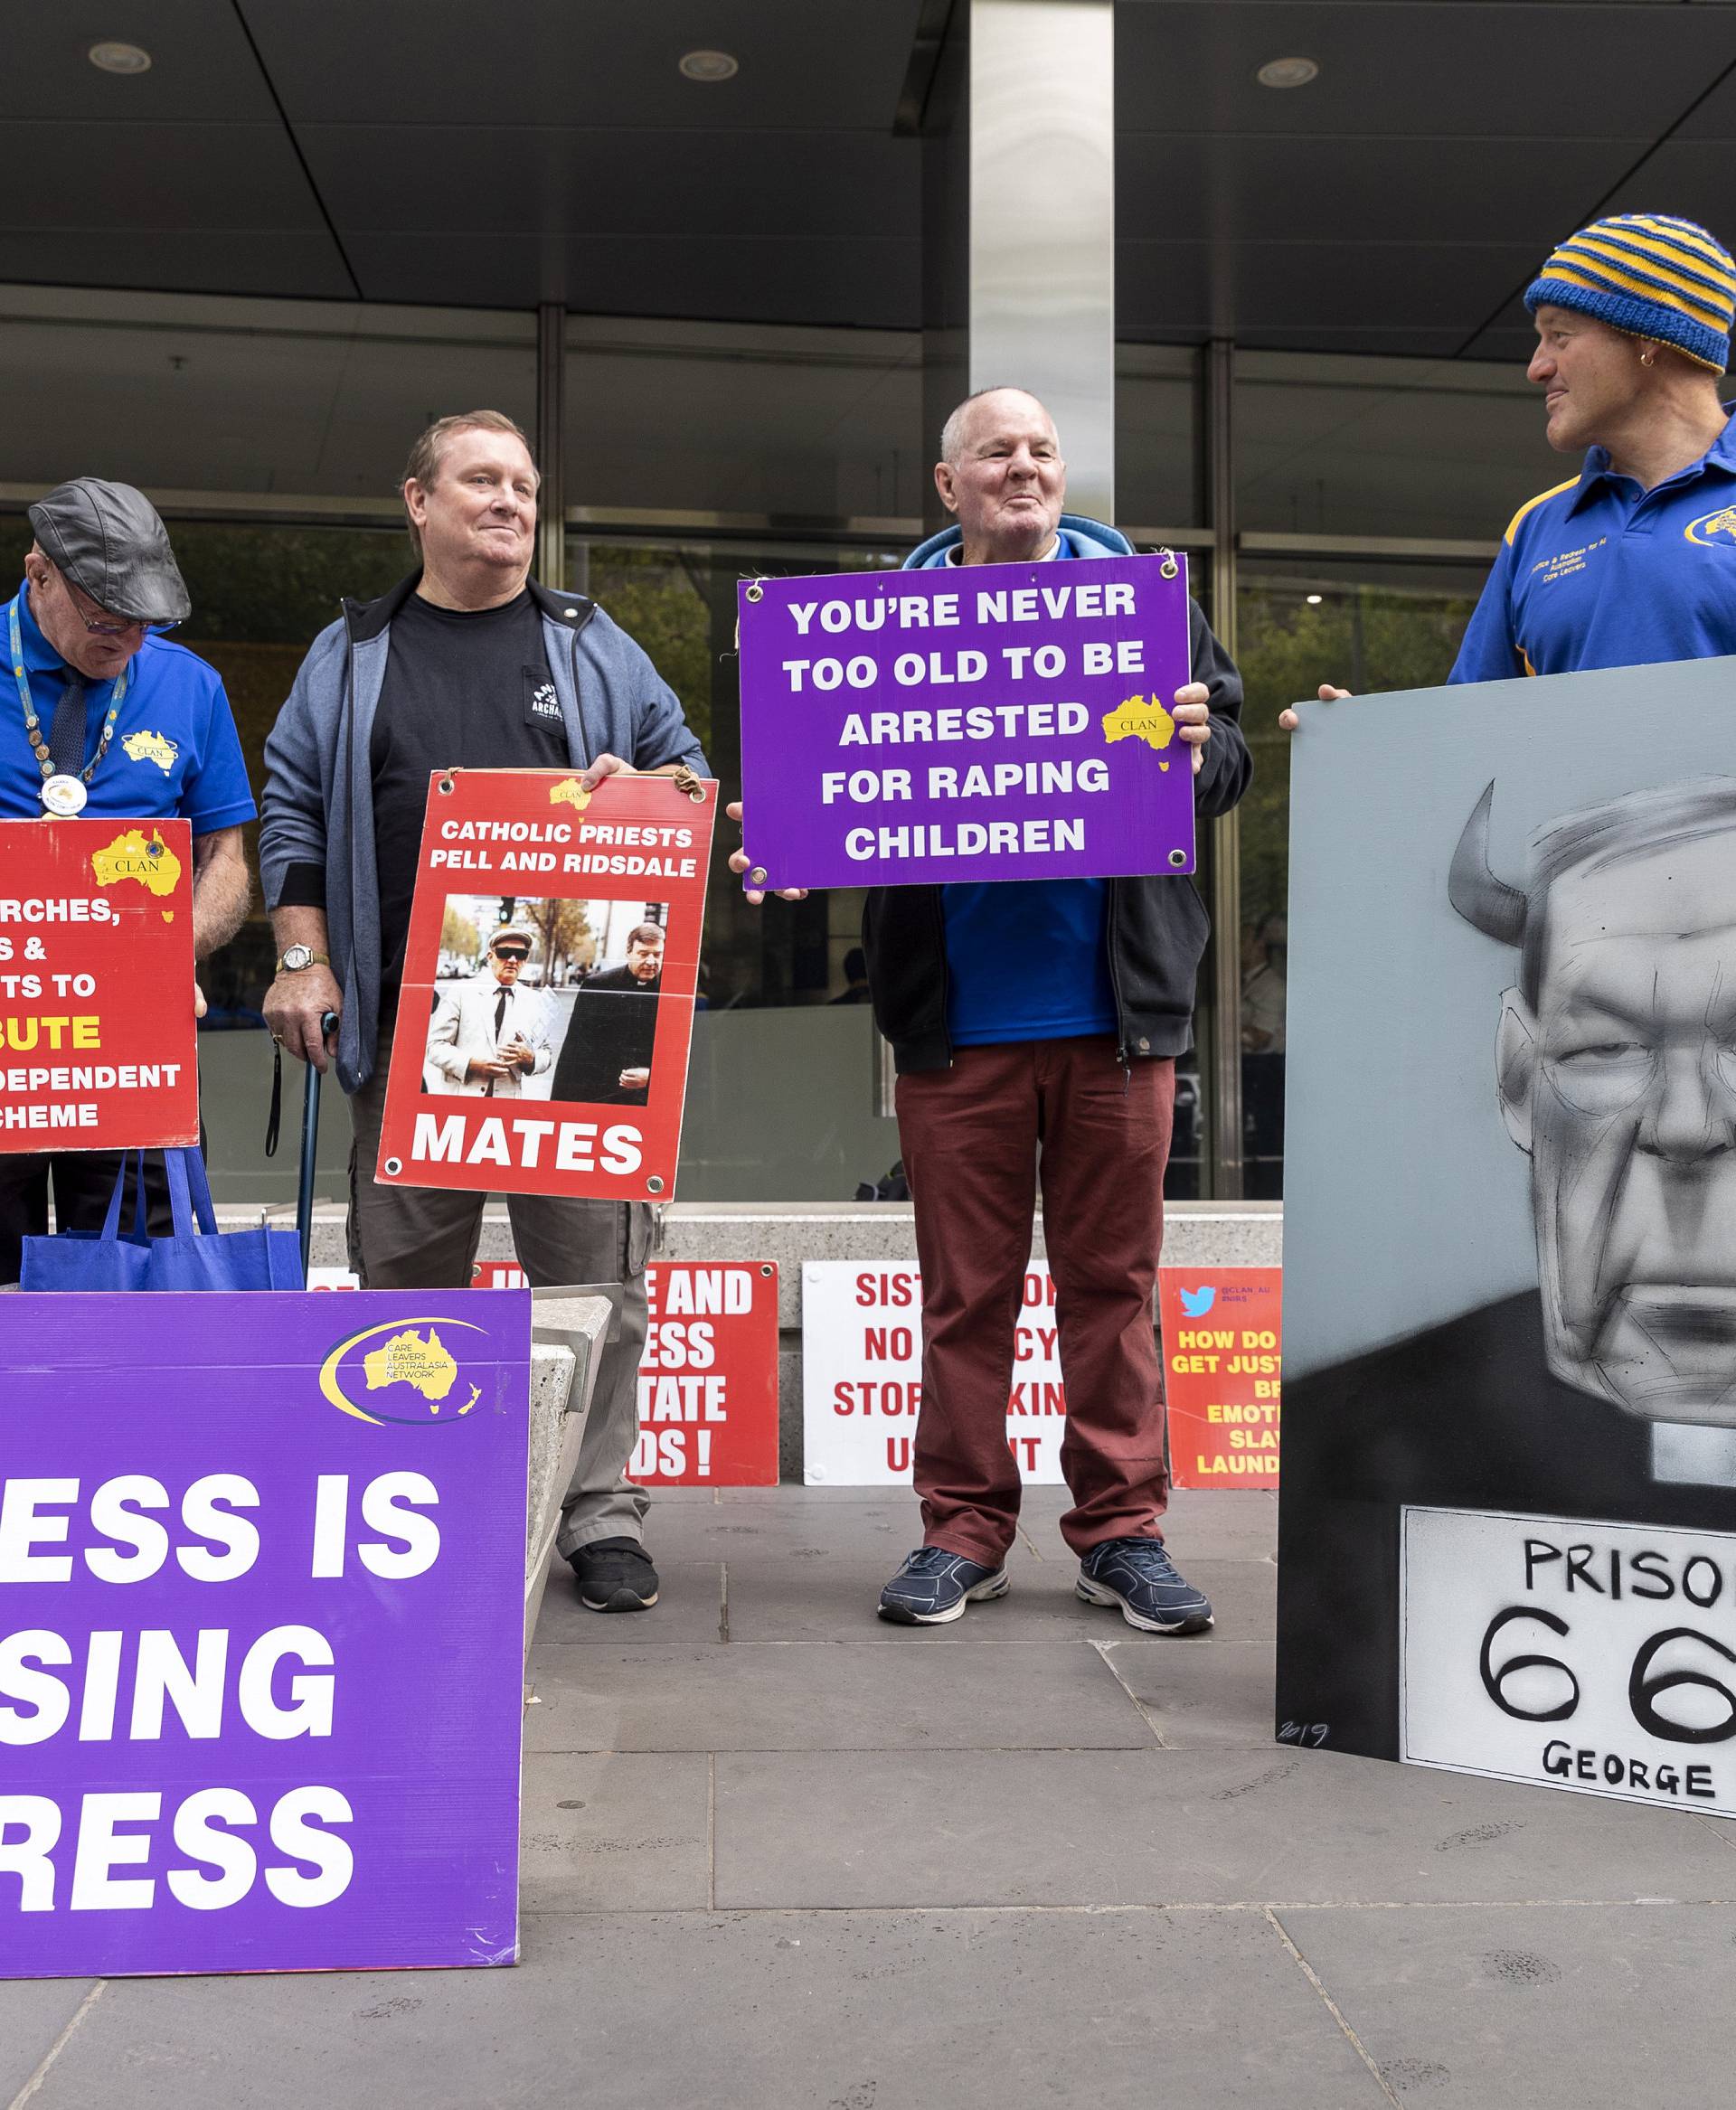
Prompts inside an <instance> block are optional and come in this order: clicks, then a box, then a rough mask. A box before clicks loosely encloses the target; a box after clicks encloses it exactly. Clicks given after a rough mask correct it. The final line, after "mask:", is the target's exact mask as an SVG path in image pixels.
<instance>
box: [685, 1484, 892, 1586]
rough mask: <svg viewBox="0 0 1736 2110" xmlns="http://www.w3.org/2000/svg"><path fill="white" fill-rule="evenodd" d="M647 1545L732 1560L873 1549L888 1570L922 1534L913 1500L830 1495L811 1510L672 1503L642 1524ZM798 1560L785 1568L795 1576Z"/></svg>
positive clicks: (770, 1505) (867, 1552)
mask: <svg viewBox="0 0 1736 2110" xmlns="http://www.w3.org/2000/svg"><path fill="white" fill-rule="evenodd" d="M646 1529H647V1532H648V1534H649V1540H648V1542H649V1543H650V1544H651V1545H652V1549H653V1551H654V1553H656V1554H658V1555H667V1556H669V1557H671V1558H674V1559H699V1558H703V1559H708V1560H734V1559H738V1558H741V1557H743V1556H755V1555H757V1556H760V1558H763V1559H771V1558H790V1559H795V1560H797V1561H804V1560H814V1559H835V1558H836V1557H837V1556H839V1555H840V1554H849V1553H854V1554H860V1555H863V1556H872V1558H873V1560H874V1561H875V1563H876V1564H877V1565H880V1566H882V1567H883V1568H885V1570H886V1573H887V1574H888V1575H890V1574H891V1573H892V1569H893V1568H896V1567H897V1566H898V1564H899V1562H900V1561H901V1560H902V1559H903V1558H904V1556H905V1555H906V1554H907V1553H908V1552H909V1551H910V1549H911V1547H913V1546H919V1545H920V1544H921V1542H922V1526H921V1521H920V1518H919V1517H918V1515H917V1509H916V1504H915V1502H912V1501H911V1500H910V1497H909V1496H907V1495H901V1496H899V1497H897V1498H896V1499H894V1500H892V1501H886V1500H882V1501H879V1502H846V1503H834V1504H832V1505H831V1506H830V1507H829V1508H826V1509H823V1510H817V1511H816V1510H815V1509H813V1508H811V1507H808V1506H806V1505H804V1506H801V1507H790V1506H788V1505H786V1504H784V1503H781V1502H779V1503H777V1504H773V1503H769V1502H755V1503H747V1502H735V1503H728V1504H719V1505H717V1506H710V1505H708V1506H706V1507H704V1508H697V1507H695V1508H688V1509H682V1510H675V1511H672V1512H670V1514H669V1515H667V1516H665V1517H660V1518H658V1519H657V1520H656V1523H655V1525H647V1527H646ZM800 1575H801V1569H800V1568H799V1567H798V1568H795V1569H794V1570H793V1571H792V1580H793V1581H794V1582H796V1583H799V1578H800Z"/></svg>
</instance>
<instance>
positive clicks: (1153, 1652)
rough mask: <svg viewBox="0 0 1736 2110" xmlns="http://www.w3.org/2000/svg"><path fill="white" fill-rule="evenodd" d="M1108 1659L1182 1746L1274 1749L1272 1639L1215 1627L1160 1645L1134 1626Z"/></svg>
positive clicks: (1159, 1726) (1167, 1738)
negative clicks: (1200, 1640) (1233, 1636)
mask: <svg viewBox="0 0 1736 2110" xmlns="http://www.w3.org/2000/svg"><path fill="white" fill-rule="evenodd" d="M1107 1646H1108V1651H1109V1666H1110V1668H1111V1669H1112V1670H1113V1671H1114V1672H1115V1673H1116V1675H1117V1677H1118V1678H1119V1679H1120V1680H1121V1681H1122V1683H1123V1684H1125V1685H1126V1686H1127V1689H1128V1691H1130V1692H1131V1693H1132V1694H1133V1696H1134V1698H1135V1699H1136V1700H1137V1701H1138V1702H1139V1704H1140V1706H1141V1707H1143V1708H1144V1709H1145V1710H1146V1714H1147V1715H1148V1716H1149V1717H1150V1718H1151V1721H1152V1724H1153V1726H1154V1727H1155V1728H1156V1731H1157V1734H1158V1735H1159V1736H1160V1737H1161V1738H1162V1739H1163V1740H1164V1742H1165V1744H1167V1745H1169V1746H1171V1747H1173V1748H1175V1749H1176V1750H1194V1749H1200V1748H1204V1747H1210V1746H1218V1745H1222V1746H1226V1747H1231V1748H1239V1749H1252V1750H1259V1751H1269V1750H1271V1749H1273V1748H1274V1746H1273V1743H1272V1651H1271V1644H1269V1642H1247V1641H1226V1640H1224V1639H1223V1638H1222V1634H1221V1633H1218V1634H1213V1635H1212V1638H1211V1641H1210V1643H1209V1644H1207V1645H1204V1646H1201V1645H1199V1644H1196V1643H1195V1642H1194V1641H1193V1640H1192V1639H1191V1638H1190V1639H1187V1640H1184V1641H1183V1642H1181V1643H1180V1644H1174V1645H1172V1644H1170V1643H1169V1642H1167V1641H1165V1642H1162V1643H1159V1644H1156V1645H1154V1644H1153V1642H1152V1640H1151V1639H1150V1637H1149V1636H1146V1635H1143V1634H1127V1637H1126V1639H1125V1640H1115V1641H1110V1642H1109V1643H1108V1644H1107Z"/></svg>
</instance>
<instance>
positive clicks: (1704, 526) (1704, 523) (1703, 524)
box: [1682, 505, 1736, 550]
mask: <svg viewBox="0 0 1736 2110" xmlns="http://www.w3.org/2000/svg"><path fill="white" fill-rule="evenodd" d="M1682 532H1683V533H1684V535H1685V536H1686V537H1687V539H1688V541H1689V542H1698V543H1699V545H1700V547H1701V548H1702V549H1703V550H1712V549H1718V548H1721V547H1724V546H1728V547H1731V548H1736V505H1726V506H1724V507H1723V508H1722V511H1720V512H1718V513H1702V514H1701V515H1700V518H1699V519H1698V520H1691V521H1690V522H1689V523H1688V524H1687V526H1686V527H1684V529H1683V531H1682ZM1714 535H1723V536H1725V537H1727V538H1728V543H1727V545H1725V544H1719V543H1716V542H1713V541H1712V537H1713V536H1714Z"/></svg>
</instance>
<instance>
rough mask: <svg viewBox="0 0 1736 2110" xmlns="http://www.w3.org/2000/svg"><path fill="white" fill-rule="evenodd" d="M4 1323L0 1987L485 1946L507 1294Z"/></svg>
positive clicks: (511, 1873)
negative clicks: (4, 1981) (0, 1979)
mask: <svg viewBox="0 0 1736 2110" xmlns="http://www.w3.org/2000/svg"><path fill="white" fill-rule="evenodd" d="M0 1320H3V1321H4V1328H5V1332H4V1340H3V1341H0V1471H3V1472H4V1475H5V1477H4V1479H3V1480H0V1754H3V1756H0V1976H5V1977H8V1978H19V1977H61V1976H78V1977H84V1976H101V1977H109V1976H115V1975H125V1974H129V1973H158V1972H188V1971H197V1972H229V1971H308V1970H378V1969H392V1968H398V1967H404V1966H411V1965H422V1964H510V1963H513V1962H514V1961H515V1959H516V1956H517V1907H518V1883H517V1877H518V1776H519V1729H520V1721H521V1717H522V1709H523V1697H524V1696H523V1688H522V1684H521V1677H522V1641H523V1619H524V1595H523V1593H524V1494H525V1451H526V1442H527V1435H526V1423H527V1418H528V1413H527V1409H528V1393H529V1371H530V1297H529V1295H528V1293H527V1292H525V1291H523V1290H493V1291H482V1290H467V1291H463V1292H457V1291H455V1292H452V1293H450V1294H448V1293H445V1292H440V1291H431V1292H430V1291H416V1292H412V1293H404V1292H390V1293H388V1292H380V1291H375V1292H367V1291H363V1292H361V1293H358V1294H356V1295H350V1296H344V1297H334V1296H308V1295H305V1294H301V1295H203V1296H65V1295H60V1296H30V1295H14V1296H8V1297H6V1298H5V1299H4V1300H0Z"/></svg>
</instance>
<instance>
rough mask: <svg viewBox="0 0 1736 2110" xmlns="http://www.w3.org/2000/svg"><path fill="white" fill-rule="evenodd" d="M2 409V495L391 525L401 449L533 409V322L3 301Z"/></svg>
mask: <svg viewBox="0 0 1736 2110" xmlns="http://www.w3.org/2000/svg"><path fill="white" fill-rule="evenodd" d="M4 290H5V299H4V306H5V317H4V319H3V320H0V395H3V396H4V397H5V400H7V401H10V402H14V403H28V404H29V405H30V415H29V416H28V417H27V418H23V419H14V420H13V421H12V424H11V426H10V429H9V430H8V434H7V446H6V472H5V473H6V477H7V479H8V480H9V482H10V485H11V487H12V489H13V490H14V491H16V490H18V489H20V488H22V487H24V486H30V487H33V490H35V489H47V488H48V487H49V486H51V485H55V484H58V483H61V481H62V480H63V479H65V478H66V477H69V476H80V475H101V476H112V477H114V478H116V479H118V481H120V482H122V483H129V484H137V485H139V486H140V488H141V489H143V490H146V491H148V492H150V493H151V495H153V496H154V497H157V498H159V501H161V500H162V498H163V497H164V495H166V494H171V493H204V494H211V495H218V494H237V493H246V494H250V495H254V496H257V497H259V498H260V499H262V500H264V501H266V502H267V503H271V502H274V501H276V502H281V501H283V500H284V499H286V498H288V499H293V498H299V497H325V498H331V499H334V500H341V501H344V502H347V503H349V504H363V505H365V506H367V507H369V508H372V507H373V506H376V505H377V506H378V507H380V508H382V509H383V512H384V513H385V514H386V515H387V516H390V514H391V513H393V512H394V511H395V510H396V507H397V503H398V488H399V485H400V483H401V480H402V477H403V473H404V462H405V459H406V457H408V455H409V453H410V445H411V443H412V441H413V440H414V439H415V438H416V436H417V434H418V433H419V432H420V430H421V429H422V428H423V427H424V426H425V425H426V424H428V423H429V420H430V419H434V418H438V417H441V416H444V415H445V414H446V413H447V412H448V411H452V410H481V409H490V410H504V411H505V413H506V415H507V416H508V417H510V418H513V419H516V420H517V422H518V423H519V424H521V425H523V426H524V429H526V431H529V430H530V429H531V428H532V424H533V419H534V416H535V410H536V363H535V341H536V323H535V317H534V316H531V315H528V314H523V315H521V314H494V313H490V312H488V311H486V310H473V309H464V308H460V309H440V308H414V307H392V306H377V305H374V304H372V303H370V304H369V305H367V306H363V305H361V304H359V303H344V302H337V301H278V300H235V299H227V298H224V299H218V298H209V297H202V296H194V295H185V294H176V295H168V294H149V293H116V292H80V291H77V290H71V289H66V288H60V287H28V286H11V287H5V289H4Z"/></svg>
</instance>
